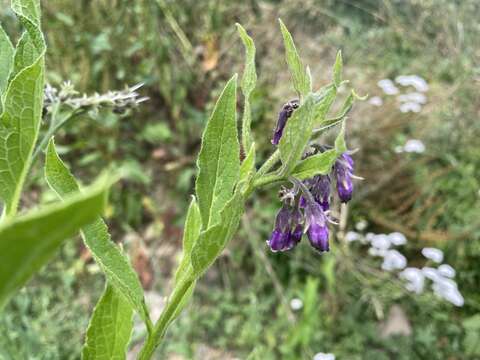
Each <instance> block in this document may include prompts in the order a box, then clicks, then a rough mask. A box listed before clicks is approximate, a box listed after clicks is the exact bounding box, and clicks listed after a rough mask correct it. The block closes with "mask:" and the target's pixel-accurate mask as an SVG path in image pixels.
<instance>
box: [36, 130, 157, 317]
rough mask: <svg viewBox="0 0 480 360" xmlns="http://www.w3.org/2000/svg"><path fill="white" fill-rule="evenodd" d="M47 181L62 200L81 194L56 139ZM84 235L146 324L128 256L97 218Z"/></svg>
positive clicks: (50, 151) (49, 152) (51, 147)
mask: <svg viewBox="0 0 480 360" xmlns="http://www.w3.org/2000/svg"><path fill="white" fill-rule="evenodd" d="M45 178H46V180H47V183H48V185H49V186H50V187H51V188H52V190H54V191H55V192H56V193H57V194H58V196H59V197H60V198H62V199H63V198H65V197H66V196H68V195H70V194H72V193H76V192H78V191H79V190H80V188H79V186H78V184H77V181H76V180H75V178H74V177H73V175H72V173H71V172H70V171H69V170H68V168H67V167H66V165H65V164H64V163H63V161H62V160H61V159H60V158H59V156H58V154H57V152H56V150H55V144H54V142H53V139H52V140H50V142H49V144H48V147H47V154H46V161H45ZM81 233H82V237H83V239H84V242H85V245H86V246H87V247H88V248H89V249H90V251H91V252H92V255H93V257H94V259H95V261H96V262H97V264H98V265H99V266H100V268H101V269H102V271H103V272H104V273H105V275H106V277H107V280H108V282H109V283H110V284H111V285H112V286H114V287H115V289H116V290H117V291H118V292H119V293H120V294H121V295H123V296H124V297H125V298H126V299H127V301H129V302H130V304H131V306H132V307H133V308H134V309H135V310H136V311H138V313H139V314H140V315H141V317H142V318H143V319H144V320H146V319H147V318H148V313H147V311H146V307H145V302H144V297H143V289H142V285H141V284H140V281H139V279H138V276H137V274H136V272H135V271H134V270H133V268H132V266H131V265H130V262H129V260H128V259H127V257H126V256H125V254H124V253H123V252H122V251H121V250H120V248H119V247H118V246H117V245H116V244H115V243H114V242H113V241H112V239H111V237H110V234H109V233H108V228H107V225H106V224H105V222H104V221H103V220H102V219H101V218H100V217H97V218H96V219H95V220H94V221H93V222H92V223H91V224H88V225H86V226H83V227H82V229H81Z"/></svg>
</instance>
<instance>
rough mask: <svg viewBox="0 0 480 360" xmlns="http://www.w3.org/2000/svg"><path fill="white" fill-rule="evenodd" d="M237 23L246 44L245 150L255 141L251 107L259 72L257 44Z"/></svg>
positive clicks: (243, 134) (244, 84)
mask: <svg viewBox="0 0 480 360" xmlns="http://www.w3.org/2000/svg"><path fill="white" fill-rule="evenodd" d="M236 25H237V30H238V34H239V35H240V38H241V39H242V42H243V45H244V46H245V70H244V72H243V76H242V81H241V83H240V87H241V88H242V92H243V96H244V97H245V103H244V108H243V119H242V145H243V151H247V149H250V146H251V145H252V142H253V137H252V134H251V122H252V111H251V108H250V94H251V93H252V91H253V89H255V85H256V83H257V72H256V69H255V44H254V43H253V40H252V38H251V37H250V36H248V34H247V32H246V31H245V29H244V28H243V27H242V25H240V24H238V23H237V24H236Z"/></svg>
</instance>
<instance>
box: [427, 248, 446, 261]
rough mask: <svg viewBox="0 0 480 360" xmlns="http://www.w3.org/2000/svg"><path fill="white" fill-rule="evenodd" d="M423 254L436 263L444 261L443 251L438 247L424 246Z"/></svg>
mask: <svg viewBox="0 0 480 360" xmlns="http://www.w3.org/2000/svg"><path fill="white" fill-rule="evenodd" d="M422 255H423V256H425V257H426V258H427V259H430V260H432V261H434V262H436V263H441V262H442V261H443V251H442V250H440V249H437V248H428V247H427V248H423V249H422Z"/></svg>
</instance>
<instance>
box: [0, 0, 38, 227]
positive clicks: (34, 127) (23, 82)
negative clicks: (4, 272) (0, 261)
mask: <svg viewBox="0 0 480 360" xmlns="http://www.w3.org/2000/svg"><path fill="white" fill-rule="evenodd" d="M39 6H40V3H39V1H38V0H16V1H13V2H12V8H13V10H14V11H15V12H16V14H17V16H18V18H19V19H20V21H21V22H22V24H23V25H24V26H25V29H26V31H25V33H24V35H23V36H22V38H21V40H20V41H19V44H18V46H17V49H16V50H15V55H14V71H13V73H12V74H11V75H10V78H11V80H10V82H9V84H8V87H7V90H6V93H5V96H4V104H3V113H2V115H1V117H0V198H1V199H2V200H3V202H4V203H5V209H4V212H5V214H6V215H7V217H12V216H13V215H15V213H16V211H17V206H18V202H19V199H20V193H21V190H22V187H23V183H24V182H25V177H26V175H27V172H28V170H29V167H30V163H31V157H32V152H33V149H34V146H35V143H36V141H37V137H38V131H39V127H40V120H41V117H42V106H43V87H44V54H45V41H44V39H43V35H42V33H41V31H40V28H39V26H38V24H39V22H40V10H39Z"/></svg>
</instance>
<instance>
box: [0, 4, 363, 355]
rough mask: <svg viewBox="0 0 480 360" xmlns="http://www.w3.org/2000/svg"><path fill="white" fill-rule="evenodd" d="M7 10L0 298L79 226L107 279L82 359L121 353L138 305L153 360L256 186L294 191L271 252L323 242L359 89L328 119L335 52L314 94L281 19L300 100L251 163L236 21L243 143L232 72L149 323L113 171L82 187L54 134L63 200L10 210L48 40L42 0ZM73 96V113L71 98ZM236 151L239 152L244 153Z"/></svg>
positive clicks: (337, 80) (344, 189)
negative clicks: (115, 215) (123, 231)
mask: <svg viewBox="0 0 480 360" xmlns="http://www.w3.org/2000/svg"><path fill="white" fill-rule="evenodd" d="M12 9H13V10H14V12H15V13H16V14H17V16H18V18H19V20H20V21H21V22H22V24H23V25H24V27H25V30H26V31H25V33H24V35H23V36H22V37H21V39H20V41H19V43H18V44H17V47H16V48H14V47H13V46H12V44H11V43H10V41H9V40H8V37H7V35H6V34H5V33H4V32H3V31H0V48H1V51H2V52H1V56H0V61H1V62H2V63H1V64H0V65H1V66H0V70H1V72H0V90H1V100H2V101H1V105H2V115H1V117H0V183H1V185H2V186H1V187H0V196H1V198H2V200H3V203H4V208H3V215H2V222H1V224H0V305H1V306H3V305H4V304H5V303H6V302H7V301H8V299H9V298H10V297H11V296H12V294H13V293H14V292H15V291H16V290H17V289H19V288H20V287H22V286H24V285H25V284H26V282H27V280H28V279H29V278H30V277H31V276H32V275H33V274H34V273H35V272H37V271H38V270H39V269H40V268H41V266H42V265H44V264H45V263H46V262H47V261H48V260H49V259H50V258H51V257H52V256H53V255H54V254H55V250H56V249H58V247H59V246H60V245H61V242H62V240H64V239H66V238H68V237H71V236H72V235H74V234H75V233H76V232H77V231H79V230H80V233H81V234H82V237H83V240H84V242H85V244H86V246H87V247H88V248H89V249H90V251H91V253H92V255H93V258H94V259H95V261H96V262H97V263H98V265H99V267H100V268H101V269H102V271H103V273H104V274H105V278H106V287H105V291H104V293H103V295H102V297H101V298H100V300H99V301H98V304H97V305H96V307H95V309H94V311H93V315H92V318H91V320H90V324H89V327H88V329H87V333H86V341H85V346H84V348H83V358H84V359H112V358H119V359H121V358H125V356H126V351H127V349H128V345H129V342H130V337H131V333H132V328H133V315H134V313H137V314H138V315H139V316H140V318H141V319H142V320H143V322H144V324H145V327H146V330H147V336H146V339H145V342H144V344H143V348H142V350H141V352H140V354H139V359H150V358H151V357H152V356H153V354H154V351H155V349H156V348H157V347H158V346H159V345H160V343H161V341H162V339H163V338H164V336H165V333H166V331H167V328H168V327H169V325H170V324H171V323H172V321H174V320H175V318H176V317H177V316H178V315H179V314H180V312H181V311H182V309H183V308H184V307H185V306H186V304H187V302H188V300H189V298H190V297H191V296H192V294H193V292H194V289H195V284H196V282H197V280H198V279H199V278H200V277H201V276H202V275H203V274H204V273H205V272H206V271H207V270H208V268H209V267H210V266H211V265H212V264H213V263H214V262H215V260H216V259H217V257H218V256H219V255H220V254H221V252H222V251H223V249H224V248H225V247H226V245H227V244H228V242H229V241H230V240H231V239H232V237H233V236H234V234H235V232H236V230H237V228H238V226H239V222H240V218H241V216H242V214H243V212H244V210H245V203H246V201H247V199H248V198H249V197H250V196H251V195H252V193H253V192H254V191H255V190H256V189H258V188H260V187H262V186H266V185H275V184H277V185H281V184H283V183H290V184H292V187H291V188H290V189H287V188H284V189H283V190H282V191H281V200H282V202H283V207H282V209H281V210H280V212H279V214H278V216H277V219H276V223H275V229H274V231H273V233H272V236H271V238H270V239H269V240H268V244H269V246H270V247H271V249H272V250H274V251H283V250H288V249H291V248H293V247H294V246H295V245H296V244H297V243H298V242H299V241H300V240H301V238H302V237H303V234H304V233H307V236H308V238H309V240H310V242H311V244H312V245H313V246H314V248H315V249H318V250H319V251H327V250H328V249H329V244H328V239H329V229H328V224H329V223H330V222H333V219H332V216H331V213H330V210H329V207H330V202H331V187H332V184H333V185H335V186H336V189H337V193H338V196H339V198H340V200H341V201H343V202H347V201H348V200H350V198H351V196H352V191H353V184H352V178H353V170H354V169H353V160H352V158H351V156H350V155H351V154H350V153H349V152H348V150H347V147H346V144H345V139H344V125H343V123H344V120H345V118H346V115H347V114H348V112H349V110H350V109H351V107H352V104H353V102H354V100H355V97H356V95H355V93H354V92H353V91H352V93H351V94H350V95H349V96H348V97H347V99H346V100H345V102H344V104H343V106H342V107H341V109H340V111H339V113H338V114H336V115H334V116H332V117H328V115H329V110H330V107H331V106H332V104H333V103H334V101H335V98H336V95H337V91H338V89H339V87H340V86H341V85H342V84H344V83H345V82H344V81H343V80H342V58H341V54H340V53H339V54H338V55H337V58H336V62H335V65H334V71H333V81H332V83H331V84H328V85H326V86H324V87H322V88H320V89H319V90H318V91H313V88H312V78H311V76H310V71H309V69H308V67H305V66H304V65H303V63H302V61H301V59H300V57H299V55H298V53H297V50H296V48H295V45H294V43H293V39H292V37H291V35H290V33H289V32H288V30H287V28H286V27H285V25H284V24H283V23H282V22H281V21H280V28H281V32H282V35H283V40H284V45H285V50H286V61H287V64H288V67H289V69H290V72H291V75H292V80H293V86H294V88H295V91H296V93H297V100H294V101H291V102H289V103H288V104H287V105H286V106H285V107H284V108H283V109H282V111H281V113H280V116H279V121H278V124H277V127H276V129H275V133H274V136H273V141H272V142H273V145H274V146H275V147H276V149H275V150H274V151H273V153H272V155H271V156H270V157H269V158H268V159H267V161H266V162H264V163H263V164H262V165H261V166H259V167H258V168H257V164H256V159H255V149H256V148H255V142H254V138H253V134H252V133H251V130H250V123H251V108H250V95H251V93H252V91H253V90H254V88H255V84H256V80H257V75H256V70H255V47H254V43H253V40H252V39H251V38H250V37H249V36H248V35H247V33H246V31H245V30H244V29H243V28H242V27H241V26H240V25H237V27H238V32H239V35H240V37H241V39H242V41H243V44H244V45H245V48H246V65H245V70H244V74H243V77H242V80H241V84H240V86H241V89H242V92H243V95H244V109H243V118H242V129H241V143H240V142H239V140H238V131H237V119H236V104H237V96H236V89H237V76H236V75H235V76H233V77H232V78H231V79H230V80H229V81H228V82H227V84H226V85H225V88H224V90H223V92H222V93H221V95H220V96H219V98H218V100H217V103H216V105H215V108H214V110H213V113H212V115H211V117H210V119H209V120H208V123H207V125H206V128H205V131H204V133H203V137H202V145H201V149H200V153H199V156H198V161H197V165H198V175H197V178H196V186H195V196H193V197H192V200H191V203H190V206H189V209H188V212H187V215H186V221H185V228H184V236H183V258H182V260H181V262H180V264H179V267H178V269H177V271H176V275H175V282H174V288H173V291H172V293H171V294H170V295H169V297H168V300H167V302H166V305H165V307H164V309H163V312H162V313H161V315H160V317H159V318H158V319H157V320H156V321H155V322H154V321H153V319H151V316H150V312H149V309H148V307H147V306H146V304H145V300H144V293H143V289H142V287H141V284H140V281H139V279H138V276H137V274H136V273H135V271H134V270H133V268H132V266H131V264H130V261H129V259H128V257H127V256H126V255H125V254H124V253H123V252H122V250H121V248H119V247H118V246H117V245H116V244H115V243H114V242H113V241H111V238H110V235H109V233H108V228H107V226H106V224H105V223H104V222H103V220H102V219H101V218H100V217H99V214H100V213H101V212H102V210H103V208H104V203H105V195H106V192H107V190H108V188H109V186H110V185H111V184H112V182H113V181H114V180H115V178H116V176H113V177H112V176H111V175H110V176H109V180H108V181H107V180H105V177H102V178H101V179H100V180H99V181H98V182H97V183H96V184H95V185H92V186H90V187H88V188H84V189H80V187H79V185H78V183H77V181H76V179H75V178H74V177H73V175H72V174H71V173H70V171H69V170H68V168H67V166H66V165H65V164H64V163H63V162H62V160H61V159H60V158H59V156H58V154H57V152H56V149H55V144H54V142H53V138H51V139H49V141H48V146H47V148H46V152H45V178H46V181H47V183H48V185H49V186H50V188H51V189H52V190H54V192H55V193H56V194H57V195H58V197H59V198H60V199H61V200H62V201H61V202H58V203H54V204H52V205H46V206H41V207H40V209H38V210H31V211H28V213H27V214H25V215H20V216H17V208H18V204H19V201H20V194H21V189H22V187H23V185H24V183H25V180H26V179H27V174H28V171H29V169H30V165H31V162H32V158H33V153H34V149H35V146H36V143H37V138H38V134H39V127H40V122H41V117H42V109H43V104H42V102H43V90H44V54H45V42H44V40H43V35H42V32H41V30H40V5H39V0H12ZM5 69H7V70H8V71H5ZM133 92H134V91H133ZM48 95H50V96H48ZM56 96H57V93H56V92H55V91H53V90H52V89H49V91H47V103H48V102H50V104H53V103H55V102H56ZM127 97H128V96H127ZM133 97H134V98H136V96H133ZM50 98H51V99H50ZM52 99H53V101H51V100H52ZM129 99H131V98H130V97H129ZM57 100H58V99H57ZM127 100H128V99H127ZM72 101H73V100H72ZM57 102H58V101H57ZM81 103H82V101H79V102H78V106H82V105H81ZM72 104H73V105H72V109H73V110H75V109H76V108H77V107H76V105H75V104H77V102H75V101H73V103H72ZM47 108H50V106H47ZM337 125H338V128H339V131H338V134H337V136H336V139H335V142H334V144H333V146H332V145H330V146H329V145H328V144H316V142H315V141H314V140H313V141H311V140H312V137H313V138H317V137H318V136H319V135H321V134H322V133H323V132H324V131H326V130H327V129H330V128H332V127H334V126H337ZM41 149H43V148H41ZM242 152H243V154H244V155H245V156H244V159H243V161H240V159H241V156H240V154H241V153H242ZM40 153H42V152H41V151H40ZM112 178H113V180H112Z"/></svg>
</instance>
